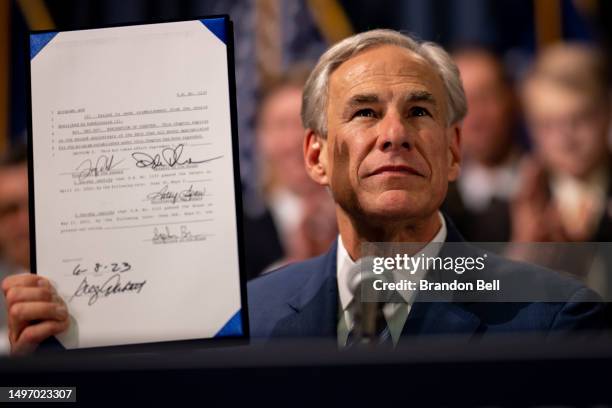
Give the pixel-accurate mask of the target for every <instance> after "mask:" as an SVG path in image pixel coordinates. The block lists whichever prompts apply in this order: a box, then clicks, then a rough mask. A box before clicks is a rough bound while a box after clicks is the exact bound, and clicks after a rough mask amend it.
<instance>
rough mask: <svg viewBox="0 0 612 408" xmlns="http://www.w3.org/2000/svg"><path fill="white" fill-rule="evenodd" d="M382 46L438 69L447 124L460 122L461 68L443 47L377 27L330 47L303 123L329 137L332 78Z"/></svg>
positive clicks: (312, 84) (312, 79)
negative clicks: (358, 56)
mask: <svg viewBox="0 0 612 408" xmlns="http://www.w3.org/2000/svg"><path fill="white" fill-rule="evenodd" d="M382 45H396V46H398V47H402V48H406V49H408V50H410V51H412V52H413V53H414V54H416V55H417V56H419V57H421V58H423V59H424V60H425V61H426V62H428V63H429V64H431V66H432V67H433V68H434V69H435V70H436V71H437V73H438V74H439V75H440V78H441V79H442V82H443V84H444V89H445V90H446V94H447V103H448V107H447V113H448V115H447V116H448V117H447V125H452V124H455V123H457V122H459V121H461V120H462V119H463V118H464V117H465V114H466V113H467V102H466V100H465V92H464V91H463V85H462V84H461V77H460V76H459V70H458V69H457V66H456V65H455V63H454V62H453V60H452V58H451V57H450V55H448V53H447V52H446V51H444V49H442V47H440V46H439V45H437V44H435V43H432V42H420V41H417V40H415V39H413V38H411V37H409V36H408V35H405V34H402V33H400V32H398V31H394V30H386V29H378V30H371V31H366V32H363V33H359V34H355V35H353V36H351V37H348V38H345V39H344V40H342V41H340V42H339V43H337V44H335V45H334V46H333V47H331V48H330V49H329V50H327V51H326V52H325V53H324V54H323V55H322V56H321V58H320V59H319V62H318V63H317V65H316V66H315V67H314V69H313V70H312V72H311V73H310V76H309V77H308V80H307V81H306V85H305V86H304V94H303V97H302V123H303V125H304V127H305V128H310V129H312V130H314V131H315V133H317V134H319V135H321V136H322V137H327V118H326V116H327V102H328V94H329V77H330V76H331V74H332V73H333V72H334V71H335V70H336V69H337V68H338V67H339V66H340V65H341V64H342V63H343V62H345V61H347V60H349V59H350V58H352V57H353V56H355V55H356V54H358V53H360V52H361V51H364V50H367V49H369V48H374V47H378V46H382Z"/></svg>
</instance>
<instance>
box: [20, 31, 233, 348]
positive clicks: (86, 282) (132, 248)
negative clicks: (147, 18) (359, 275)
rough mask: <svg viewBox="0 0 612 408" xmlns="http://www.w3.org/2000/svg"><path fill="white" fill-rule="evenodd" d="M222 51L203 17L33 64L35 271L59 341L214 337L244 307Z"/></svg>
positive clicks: (116, 34)
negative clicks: (53, 298)
mask: <svg viewBox="0 0 612 408" xmlns="http://www.w3.org/2000/svg"><path fill="white" fill-rule="evenodd" d="M226 53H227V50H226V45H225V44H224V43H223V41H221V40H219V38H217V37H216V36H215V35H214V34H213V33H212V32H211V31H210V30H209V29H208V28H207V27H206V26H204V25H203V24H202V22H200V21H188V22H177V23H164V24H151V25H139V26H129V27H117V28H105V29H95V30H83V31H72V32H60V33H58V34H57V35H56V36H55V37H53V39H52V40H51V41H49V43H48V44H46V45H45V46H44V48H42V50H41V51H40V52H39V53H38V54H36V55H35V56H34V58H33V59H32V61H31V78H32V83H31V86H32V140H33V159H34V160H33V164H34V167H33V168H34V190H35V191H34V197H35V226H36V237H35V238H36V261H37V272H38V273H39V274H40V275H42V276H46V277H48V278H49V279H50V280H51V282H52V283H53V284H54V285H55V287H56V288H57V289H58V292H59V294H60V295H61V296H62V298H63V299H64V300H65V301H66V303H67V305H68V309H69V312H70V315H71V320H72V324H71V328H70V330H69V331H68V332H67V333H65V334H63V335H62V336H60V337H59V338H60V341H61V342H62V343H63V345H64V346H66V347H68V348H82V347H95V346H107V345H118V344H133V343H147V342H158V341H170V340H183V339H198V338H210V337H213V336H215V334H217V333H218V332H219V330H220V329H221V328H222V327H223V326H224V325H225V324H226V323H227V322H228V321H229V320H230V319H231V318H232V317H233V316H234V315H235V314H236V313H237V312H238V311H239V310H240V308H241V301H240V299H241V297H240V279H239V267H238V245H237V227H236V203H235V195H234V178H233V171H234V170H233V160H232V135H231V119H230V98H229V88H228V62H227V54H226Z"/></svg>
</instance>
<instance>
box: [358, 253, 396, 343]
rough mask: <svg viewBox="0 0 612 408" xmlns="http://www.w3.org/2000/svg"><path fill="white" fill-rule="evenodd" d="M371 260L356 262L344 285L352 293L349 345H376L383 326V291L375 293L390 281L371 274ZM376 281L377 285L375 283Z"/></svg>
mask: <svg viewBox="0 0 612 408" xmlns="http://www.w3.org/2000/svg"><path fill="white" fill-rule="evenodd" d="M373 264H374V257H364V258H361V259H360V260H358V261H357V262H356V263H355V265H354V266H353V267H352V268H351V270H350V271H349V273H348V286H349V290H350V291H351V292H352V294H353V302H352V303H351V306H350V311H351V313H352V316H353V321H354V324H353V328H352V330H351V334H350V336H351V337H350V340H351V343H352V344H366V345H376V344H378V342H379V340H380V339H379V336H380V333H381V332H382V330H383V329H384V328H385V326H386V321H385V316H384V314H383V307H384V305H385V302H386V301H388V297H389V294H388V293H386V291H382V290H376V287H379V288H381V287H382V286H383V285H382V284H383V283H386V282H390V281H391V280H392V279H390V277H389V276H388V275H387V274H386V273H383V274H376V273H374V272H373ZM377 281H380V282H377Z"/></svg>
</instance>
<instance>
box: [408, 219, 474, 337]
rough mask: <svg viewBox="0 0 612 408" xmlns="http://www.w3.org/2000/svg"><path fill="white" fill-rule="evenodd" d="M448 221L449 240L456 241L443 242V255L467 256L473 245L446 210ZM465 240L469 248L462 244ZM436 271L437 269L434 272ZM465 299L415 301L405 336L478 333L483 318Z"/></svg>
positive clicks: (441, 252) (441, 253)
mask: <svg viewBox="0 0 612 408" xmlns="http://www.w3.org/2000/svg"><path fill="white" fill-rule="evenodd" d="M444 218H445V221H446V229H447V234H446V242H447V243H448V242H451V243H454V246H453V247H452V248H451V247H449V246H448V245H446V244H445V245H443V246H442V248H441V251H440V254H439V256H441V257H446V256H465V255H466V253H467V252H466V251H469V246H468V244H467V243H466V242H465V240H464V239H463V237H462V236H461V234H460V233H459V231H458V230H457V228H456V227H455V225H454V224H453V222H452V221H451V220H450V218H448V217H447V216H446V214H444ZM461 243H465V248H458V246H461ZM434 273H435V272H434ZM431 278H434V279H435V276H431ZM464 306H465V304H464V303H459V302H444V301H438V302H418V301H417V302H415V303H414V304H413V305H412V309H411V311H410V314H409V315H408V319H407V320H406V324H405V325H404V328H403V330H402V336H404V335H407V336H414V335H419V334H433V335H435V334H462V335H470V334H474V333H475V332H476V331H477V330H478V328H479V326H480V323H481V322H480V319H479V318H478V317H477V316H476V315H474V314H473V313H471V312H470V311H469V310H467V309H466V308H465V307H464Z"/></svg>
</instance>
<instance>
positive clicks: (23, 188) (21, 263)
mask: <svg viewBox="0 0 612 408" xmlns="http://www.w3.org/2000/svg"><path fill="white" fill-rule="evenodd" d="M26 159H27V152H26V149H25V147H23V146H20V147H17V148H15V149H13V150H11V151H10V152H9V153H8V154H7V155H6V156H5V157H3V158H2V159H1V160H0V251H1V252H0V253H1V256H0V279H4V278H5V277H7V276H9V275H14V274H17V273H23V272H27V271H29V269H30V241H29V219H28V168H27V162H26ZM0 305H1V306H2V310H3V312H2V313H1V314H0V354H4V353H7V352H8V350H9V344H8V337H7V331H8V328H7V316H6V307H5V299H4V295H3V294H0Z"/></svg>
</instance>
